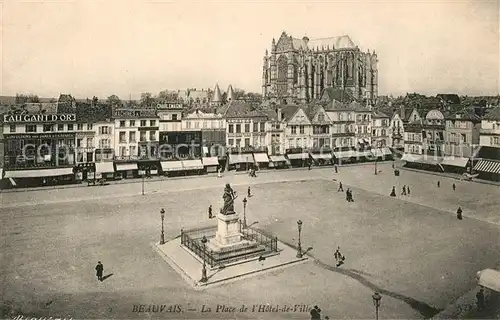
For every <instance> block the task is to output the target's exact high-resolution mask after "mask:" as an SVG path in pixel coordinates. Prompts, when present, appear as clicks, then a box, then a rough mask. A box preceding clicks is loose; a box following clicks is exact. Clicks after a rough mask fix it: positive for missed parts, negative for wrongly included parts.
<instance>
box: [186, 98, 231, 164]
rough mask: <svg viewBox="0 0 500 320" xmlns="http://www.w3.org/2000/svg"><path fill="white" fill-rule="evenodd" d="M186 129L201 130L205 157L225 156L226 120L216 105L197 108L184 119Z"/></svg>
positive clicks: (202, 153) (202, 148)
mask: <svg viewBox="0 0 500 320" xmlns="http://www.w3.org/2000/svg"><path fill="white" fill-rule="evenodd" d="M182 123H183V127H184V129H185V130H189V131H196V132H200V134H201V155H202V156H203V157H221V158H224V157H225V146H226V120H225V119H224V117H223V115H222V113H220V110H218V109H217V108H215V107H207V108H195V109H191V110H190V111H188V112H187V113H186V114H185V116H184V118H183V119H182Z"/></svg>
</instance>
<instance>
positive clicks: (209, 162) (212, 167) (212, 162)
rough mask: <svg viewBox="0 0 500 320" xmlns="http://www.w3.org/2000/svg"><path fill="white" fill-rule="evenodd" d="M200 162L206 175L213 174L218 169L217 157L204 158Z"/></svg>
mask: <svg viewBox="0 0 500 320" xmlns="http://www.w3.org/2000/svg"><path fill="white" fill-rule="evenodd" d="M201 162H202V163H203V167H205V171H206V172H207V173H214V172H217V170H218V169H219V159H218V158H217V157H204V158H201Z"/></svg>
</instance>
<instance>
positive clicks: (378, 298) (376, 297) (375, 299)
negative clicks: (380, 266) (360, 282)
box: [372, 292, 382, 320]
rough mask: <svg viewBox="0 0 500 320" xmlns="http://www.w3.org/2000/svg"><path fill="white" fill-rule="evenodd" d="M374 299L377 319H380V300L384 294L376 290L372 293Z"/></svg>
mask: <svg viewBox="0 0 500 320" xmlns="http://www.w3.org/2000/svg"><path fill="white" fill-rule="evenodd" d="M372 299H373V305H374V306H375V320H378V308H380V300H382V296H381V295H380V294H379V293H378V292H375V293H374V294H373V295H372Z"/></svg>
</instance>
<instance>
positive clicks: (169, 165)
mask: <svg viewBox="0 0 500 320" xmlns="http://www.w3.org/2000/svg"><path fill="white" fill-rule="evenodd" d="M160 164H161V169H162V170H163V171H164V172H169V171H182V170H184V168H183V167H182V162H181V161H162V162H160Z"/></svg>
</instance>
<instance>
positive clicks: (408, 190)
mask: <svg viewBox="0 0 500 320" xmlns="http://www.w3.org/2000/svg"><path fill="white" fill-rule="evenodd" d="M406 192H408V195H410V186H406Z"/></svg>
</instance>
